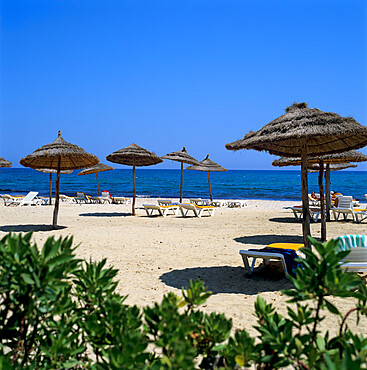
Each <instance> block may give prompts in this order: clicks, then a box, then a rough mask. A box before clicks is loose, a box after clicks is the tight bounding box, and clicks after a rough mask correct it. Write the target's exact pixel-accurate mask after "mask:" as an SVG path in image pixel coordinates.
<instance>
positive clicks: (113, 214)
mask: <svg viewBox="0 0 367 370" xmlns="http://www.w3.org/2000/svg"><path fill="white" fill-rule="evenodd" d="M79 216H82V217H127V216H131V213H121V212H94V213H80V214H79Z"/></svg>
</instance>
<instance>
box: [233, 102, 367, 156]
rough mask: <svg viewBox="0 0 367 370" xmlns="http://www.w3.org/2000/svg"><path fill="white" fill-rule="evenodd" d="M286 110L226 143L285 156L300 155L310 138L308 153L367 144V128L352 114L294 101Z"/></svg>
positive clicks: (325, 151) (237, 147) (340, 149)
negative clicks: (303, 142) (302, 145)
mask: <svg viewBox="0 0 367 370" xmlns="http://www.w3.org/2000/svg"><path fill="white" fill-rule="evenodd" d="M285 111H286V113H285V114H283V115H282V116H280V117H278V118H276V119H275V120H274V121H272V122H270V123H268V124H267V125H265V126H264V127H263V128H261V129H260V130H259V131H256V132H250V133H248V134H247V135H245V137H244V138H243V139H241V140H237V141H234V142H232V143H229V144H226V148H227V149H228V150H239V149H255V150H259V151H262V150H266V151H268V152H269V153H270V154H275V155H280V156H284V157H292V156H297V157H299V156H301V148H300V140H301V139H302V140H303V139H305V140H306V141H307V155H308V156H309V157H311V156H317V155H326V154H331V153H341V152H345V151H347V150H351V149H358V148H363V147H364V146H366V145H367V127H365V126H362V125H361V124H359V123H358V122H357V121H356V120H354V119H353V118H352V117H341V116H339V115H338V114H336V113H330V112H323V111H321V110H319V109H317V108H312V109H311V108H309V107H308V105H307V103H294V104H293V105H292V106H290V107H288V108H286V110H285Z"/></svg>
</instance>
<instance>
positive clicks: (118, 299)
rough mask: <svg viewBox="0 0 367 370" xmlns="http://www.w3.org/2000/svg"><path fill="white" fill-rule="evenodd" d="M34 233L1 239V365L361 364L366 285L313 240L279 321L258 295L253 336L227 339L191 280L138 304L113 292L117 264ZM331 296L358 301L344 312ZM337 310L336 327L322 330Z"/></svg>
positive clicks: (222, 321)
mask: <svg viewBox="0 0 367 370" xmlns="http://www.w3.org/2000/svg"><path fill="white" fill-rule="evenodd" d="M31 237H32V235H31V233H29V234H26V235H23V236H22V235H12V234H8V235H7V236H5V237H4V238H3V239H2V240H1V241H0V260H1V264H0V317H1V319H0V341H1V342H0V369H10V368H26V369H27V368H28V369H33V368H35V369H36V368H60V369H62V368H69V369H70V368H73V369H84V368H86V369H87V368H93V369H194V368H204V369H220V368H223V369H233V368H237V369H239V368H246V367H249V366H251V365H254V366H256V367H257V368H258V369H273V368H281V367H286V366H291V367H293V368H296V369H311V368H312V369H359V368H366V362H367V339H366V338H364V337H363V336H361V335H356V334H354V333H352V332H351V331H350V330H349V329H348V323H350V321H351V320H352V318H351V316H350V314H351V313H352V312H355V313H357V321H358V320H359V319H360V316H361V315H367V303H366V302H367V289H366V286H365V285H364V284H363V282H362V281H361V279H360V278H359V277H358V276H357V275H355V274H351V273H347V272H345V271H344V270H342V269H341V268H340V265H339V261H340V260H341V259H342V258H343V257H345V255H346V253H347V252H344V251H343V252H337V251H336V249H335V246H334V242H333V241H330V242H328V243H325V244H321V243H318V242H316V241H315V240H313V239H311V242H312V244H313V245H314V247H315V249H316V251H317V253H314V252H312V251H310V250H304V253H305V254H306V257H307V258H306V259H303V260H300V261H299V262H300V264H301V265H302V268H301V269H299V270H298V271H297V274H296V277H295V278H291V280H292V282H293V284H294V289H292V290H287V291H283V294H285V295H286V296H288V297H289V301H288V302H290V303H295V304H293V305H291V304H290V305H288V314H287V316H286V317H283V316H282V315H280V314H279V313H277V312H276V310H275V309H274V308H273V306H272V305H271V304H267V303H266V302H265V300H264V299H262V298H261V297H260V296H258V298H257V301H256V303H255V315H256V316H257V318H258V321H257V325H256V329H257V331H258V335H257V336H256V337H254V338H252V337H251V336H250V335H249V334H248V333H247V332H246V331H245V330H242V331H237V332H235V333H234V335H231V329H232V321H231V319H227V318H226V317H225V316H224V315H223V314H218V313H215V312H213V313H210V314H207V313H203V312H202V311H200V309H199V306H200V305H202V304H203V303H204V302H205V301H206V300H207V299H208V298H209V296H210V294H211V293H210V292H207V291H206V290H205V288H204V285H203V283H202V282H201V281H199V280H195V281H193V282H191V283H190V287H189V288H188V289H186V290H183V291H182V297H178V296H176V295H174V294H173V293H168V294H166V295H165V296H164V297H163V299H162V302H160V303H155V304H153V305H152V306H149V307H146V308H144V309H142V310H141V309H140V308H138V307H137V306H129V305H127V304H126V303H125V299H126V297H124V296H121V295H120V294H118V293H117V291H116V287H117V282H116V281H115V280H114V279H115V277H116V274H117V270H115V269H113V268H107V267H106V260H102V261H101V262H92V261H89V262H87V261H82V260H79V259H76V258H75V255H74V251H75V248H73V246H72V238H66V239H58V240H54V239H53V238H50V239H48V240H47V241H46V243H45V245H44V246H43V248H42V250H40V251H39V249H38V248H37V246H36V245H35V244H32V243H31ZM331 296H337V297H342V298H346V297H349V298H351V299H354V300H355V306H354V308H353V309H352V310H350V311H349V312H348V313H347V314H345V315H343V314H342V313H341V312H340V311H339V309H338V308H337V307H336V306H335V305H333V304H332V303H331V302H330V297H331ZM325 312H326V315H334V316H335V322H338V325H339V326H338V327H339V333H338V335H336V336H331V335H330V333H329V332H326V333H321V332H320V330H319V324H320V322H321V321H322V320H323V319H324V316H323V315H325Z"/></svg>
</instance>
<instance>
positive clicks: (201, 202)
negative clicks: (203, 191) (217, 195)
mask: <svg viewBox="0 0 367 370" xmlns="http://www.w3.org/2000/svg"><path fill="white" fill-rule="evenodd" d="M190 203H191V204H195V205H197V206H208V205H209V203H210V200H209V199H201V198H195V199H190Z"/></svg>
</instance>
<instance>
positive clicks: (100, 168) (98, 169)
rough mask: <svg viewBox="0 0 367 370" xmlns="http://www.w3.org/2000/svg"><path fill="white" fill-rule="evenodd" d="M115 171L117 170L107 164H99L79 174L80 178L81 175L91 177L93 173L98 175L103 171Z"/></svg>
mask: <svg viewBox="0 0 367 370" xmlns="http://www.w3.org/2000/svg"><path fill="white" fill-rule="evenodd" d="M114 169H115V168H114V167H111V166H107V164H103V163H98V164H96V165H95V166H92V167H88V168H85V169H84V170H81V171H80V172H79V173H78V176H79V175H90V174H92V173H97V172H102V171H110V170H114Z"/></svg>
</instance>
